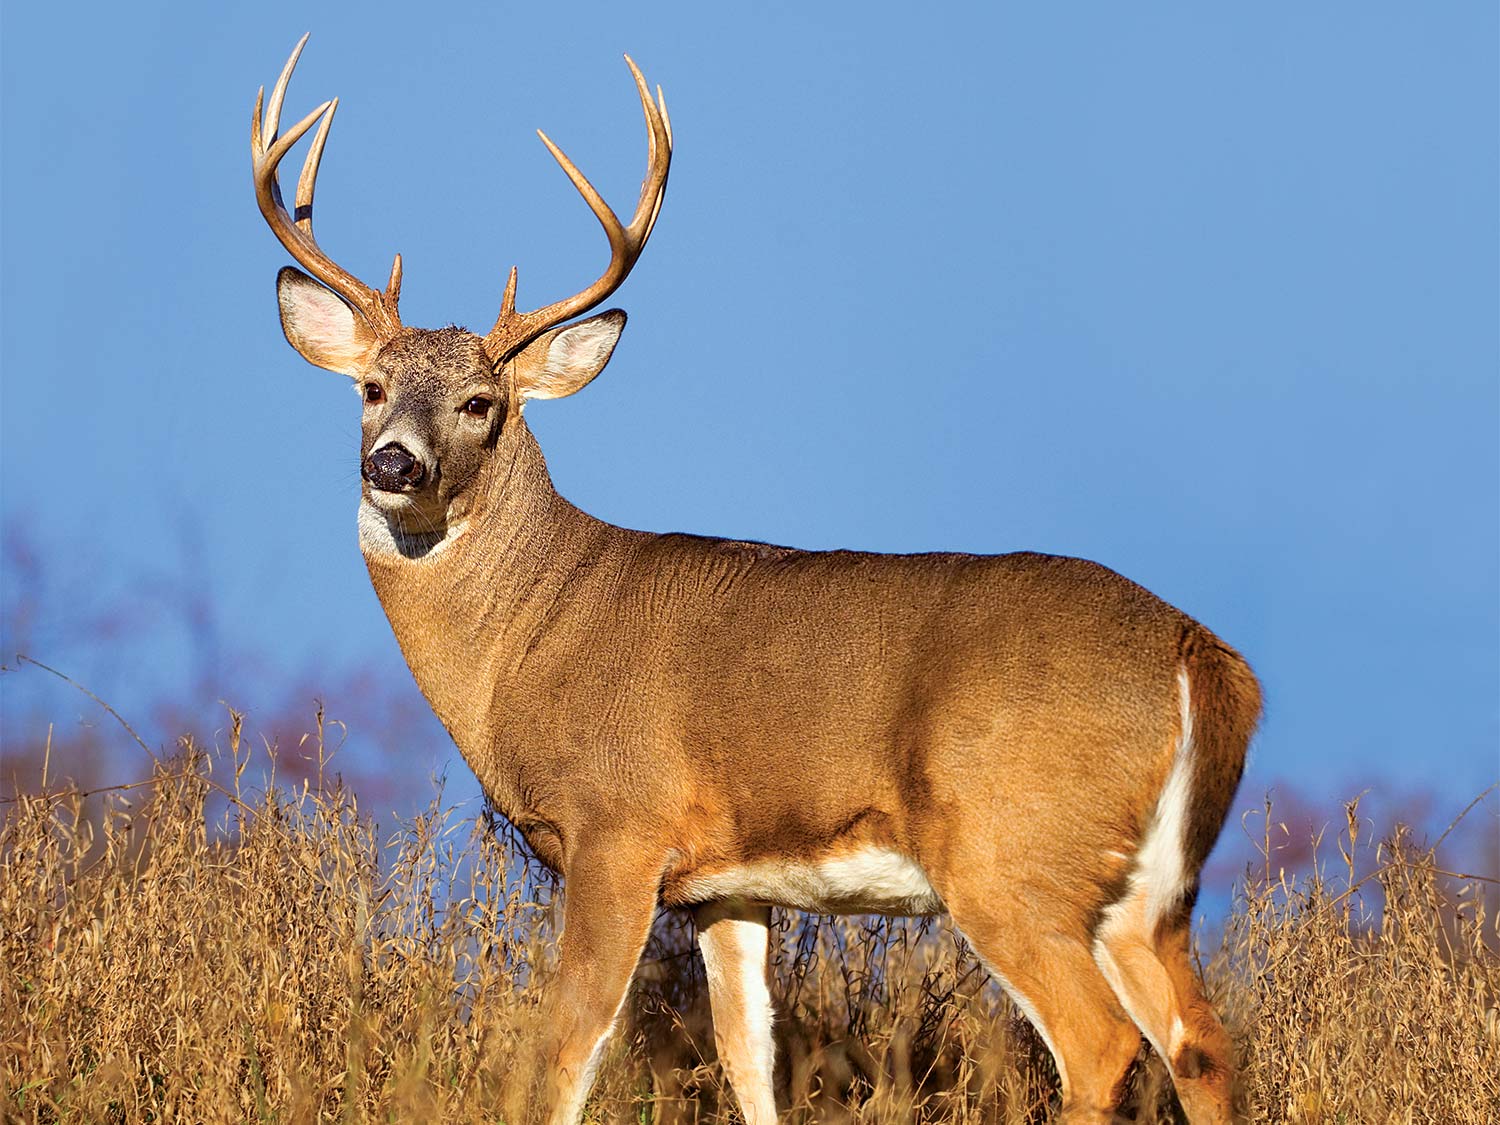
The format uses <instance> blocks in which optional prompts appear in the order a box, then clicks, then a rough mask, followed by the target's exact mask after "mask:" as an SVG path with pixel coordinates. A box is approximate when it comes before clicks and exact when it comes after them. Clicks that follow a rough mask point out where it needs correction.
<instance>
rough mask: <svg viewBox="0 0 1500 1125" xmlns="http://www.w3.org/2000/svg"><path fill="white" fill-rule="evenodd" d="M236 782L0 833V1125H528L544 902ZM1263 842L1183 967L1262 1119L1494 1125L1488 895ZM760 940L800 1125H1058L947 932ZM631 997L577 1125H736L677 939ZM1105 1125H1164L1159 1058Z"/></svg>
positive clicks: (1378, 853) (331, 811) (164, 787)
mask: <svg viewBox="0 0 1500 1125" xmlns="http://www.w3.org/2000/svg"><path fill="white" fill-rule="evenodd" d="M248 765H249V755H248V753H247V752H246V751H245V749H244V748H243V747H242V746H241V741H240V739H239V737H238V728H237V726H236V728H235V730H234V732H233V733H232V734H231V736H230V738H229V745H228V747H227V748H226V749H225V750H224V751H223V752H222V753H220V752H213V753H209V752H205V751H203V750H200V749H198V748H196V747H194V746H193V745H191V744H190V743H188V744H184V745H183V746H182V747H181V748H180V749H179V751H178V752H177V753H176V754H175V755H174V756H172V757H171V758H168V759H163V760H161V761H160V762H158V764H157V766H156V769H155V773H154V776H153V777H151V778H150V779H149V780H145V781H142V782H138V783H135V784H131V785H120V786H116V787H113V788H112V789H110V790H108V791H104V792H95V793H93V794H86V793H84V792H82V791H80V790H79V789H77V788H76V787H75V786H71V785H67V784H64V785H57V784H48V783H45V782H44V783H43V784H42V785H40V786H38V787H37V788H36V791H35V792H31V793H23V794H19V795H17V796H16V797H15V798H13V799H11V800H9V801H8V802H7V804H6V805H5V806H4V825H3V829H0V862H3V869H0V965H3V969H0V1119H3V1120H4V1121H7V1122H10V1121H24V1122H31V1121H36V1122H54V1121H57V1122H62V1121H68V1122H230V1121H234V1122H242V1121H256V1122H259V1121H278V1122H302V1121H337V1122H425V1121H444V1122H469V1121H475V1122H478V1121H485V1122H495V1121H502V1120H503V1121H510V1122H518V1121H521V1120H524V1119H525V1118H526V1114H525V1105H526V1102H527V1093H526V1090H525V1089H524V1076H525V1075H527V1074H528V1073H529V1072H530V1069H531V1064H532V1062H533V1060H532V1058H531V1052H530V1050H529V1044H530V1043H532V1042H533V1041H534V1034H533V1033H534V1029H535V1027H536V1021H537V1020H539V1019H540V1018H542V1017H541V1016H540V1014H539V1012H540V1009H539V997H540V996H541V995H542V994H543V993H544V992H545V989H546V985H547V979H548V976H549V974H550V972H551V967H552V963H553V955H554V952H555V941H554V938H555V922H556V920H557V918H558V917H559V912H558V910H557V909H556V903H557V899H558V896H559V894H560V892H559V891H558V889H557V888H555V887H554V886H553V885H552V884H551V883H550V882H549V881H548V880H547V879H546V878H545V877H543V876H541V875H539V874H538V872H537V871H536V870H535V868H534V867H532V866H529V865H528V864H527V862H526V860H525V857H524V854H523V853H522V852H521V851H520V849H519V848H518V847H517V846H516V845H515V844H514V843H513V841H511V840H510V838H509V837H508V836H507V834H506V833H505V831H504V829H503V825H498V824H496V823H493V822H492V821H490V820H489V819H488V818H486V817H483V816H481V817H479V818H470V819H466V820H465V819H458V818H457V817H456V815H455V814H454V813H453V812H451V811H448V810H444V809H443V807H442V806H441V804H440V803H435V804H434V805H433V807H432V808H431V809H430V810H429V811H428V812H427V813H425V814H423V815H420V816H417V817H415V818H414V819H412V820H410V821H408V822H402V823H399V824H398V825H396V826H395V831H394V832H383V833H380V834H377V830H376V828H375V826H374V824H373V822H372V821H371V819H370V818H369V817H368V816H366V815H365V814H364V813H363V812H362V811H361V809H360V806H359V804H358V802H357V800H356V797H355V794H354V793H352V792H350V791H348V790H347V789H345V788H343V787H342V786H341V785H340V784H339V783H338V782H336V781H332V780H330V781H329V782H328V784H326V785H321V786H320V785H319V784H318V782H317V780H316V774H317V771H315V780H314V781H313V782H312V783H306V782H303V783H299V784H297V785H295V786H286V785H281V784H277V783H275V782H274V781H272V782H271V783H270V784H267V785H264V786H261V785H259V784H257V786H256V787H255V788H254V789H253V790H252V788H251V787H250V785H249V779H250V778H251V777H257V778H258V777H261V776H262V772H261V771H262V766H261V765H259V764H257V766H256V770H255V772H254V773H249V772H248V770H247V767H248ZM1274 819H1275V818H1274V814H1273V813H1272V811H1271V810H1269V809H1267V810H1266V818H1265V821H1264V823H1265V825H1267V826H1268V830H1267V848H1266V853H1267V854H1266V858H1265V862H1264V863H1262V864H1261V865H1260V869H1259V870H1254V869H1252V870H1251V871H1250V872H1248V873H1247V876H1246V878H1245V880H1244V881H1243V882H1242V884H1241V885H1240V886H1239V888H1238V891H1237V894H1236V899H1235V905H1234V908H1233V910H1232V912H1231V914H1230V916H1229V917H1228V919H1227V921H1226V923H1225V925H1224V928H1223V932H1222V936H1215V937H1212V938H1211V939H1210V938H1205V939H1204V942H1205V944H1204V948H1203V951H1202V958H1203V961H1202V967H1203V971H1204V975H1205V977H1206V979H1207V981H1208V986H1209V990H1210V994H1211V996H1212V997H1213V999H1214V1000H1215V1002H1216V1004H1217V1005H1218V1007H1219V1009H1220V1011H1221V1012H1222V1013H1223V1015H1224V1016H1225V1019H1226V1022H1227V1024H1228V1026H1229V1027H1230V1030H1231V1032H1232V1034H1233V1036H1234V1038H1235V1041H1236V1044H1237V1046H1238V1050H1239V1055H1240V1065H1241V1070H1242V1085H1243V1090H1242V1095H1243V1099H1244V1107H1245V1110H1246V1112H1247V1114H1248V1116H1249V1117H1250V1119H1252V1120H1255V1121H1269V1122H1307V1123H1315V1122H1351V1123H1352V1122H1434V1123H1437V1122H1441V1123H1450V1122H1451V1123H1469V1122H1473V1123H1484V1125H1495V1123H1497V1122H1500V953H1497V950H1500V940H1497V929H1496V921H1495V916H1494V915H1493V914H1492V913H1490V906H1487V905H1486V900H1485V892H1486V891H1487V890H1488V891H1489V893H1490V901H1491V903H1493V898H1494V893H1493V892H1494V888H1493V886H1492V885H1490V884H1489V882H1488V881H1487V880H1480V879H1477V878H1468V879H1464V878H1457V877H1454V876H1453V875H1452V874H1451V873H1447V872H1444V871H1442V870H1441V868H1440V866H1439V863H1438V860H1437V856H1438V855H1439V854H1441V853H1440V852H1439V851H1438V850H1437V849H1429V848H1423V847H1418V846H1416V845H1415V844H1414V843H1413V842H1412V841H1411V840H1410V839H1409V838H1408V836H1407V834H1406V833H1405V832H1404V830H1402V829H1400V828H1399V827H1392V828H1390V830H1389V831H1383V832H1382V834H1372V832H1371V829H1370V828H1369V826H1368V825H1367V824H1366V823H1365V822H1364V821H1363V819H1362V818H1361V817H1360V815H1359V813H1358V810H1357V802H1356V803H1353V804H1351V806H1350V807H1349V809H1348V823H1347V826H1346V827H1345V829H1344V831H1343V832H1342V834H1341V835H1340V836H1339V838H1338V839H1337V840H1328V841H1325V842H1324V845H1325V847H1324V850H1325V851H1326V853H1327V855H1326V857H1325V858H1328V859H1330V860H1331V861H1332V862H1331V864H1329V865H1328V867H1326V868H1324V869H1323V870H1322V871H1321V872H1320V873H1315V874H1313V875H1310V876H1304V877H1301V878H1299V879H1296V880H1293V879H1292V878H1291V877H1289V876H1285V875H1282V874H1281V873H1279V872H1278V871H1277V870H1276V868H1275V860H1274V853H1272V851H1271V849H1270V846H1269V845H1270V833H1269V826H1270V825H1272V824H1273V823H1274ZM779 925H780V927H781V928H780V932H779V938H780V941H779V955H778V956H777V958H776V963H775V977H776V979H775V984H774V988H773V991H774V994H775V996H776V1000H777V1009H778V1014H779V1018H778V1023H777V1034H778V1066H779V1068H780V1074H779V1078H780V1080H781V1085H782V1090H781V1096H782V1098H783V1099H784V1101H783V1104H784V1105H785V1106H787V1107H788V1108H789V1113H788V1115H787V1116H788V1119H789V1120H793V1121H829V1122H834V1121H857V1122H895V1121H901V1122H916V1121H921V1122H927V1121H934V1122H936V1121H941V1122H1042V1121H1045V1120H1047V1118H1048V1113H1049V1110H1050V1109H1051V1108H1052V1107H1053V1104H1054V1103H1055V1101H1056V1076H1055V1073H1054V1071H1053V1068H1052V1064H1051V1061H1050V1059H1049V1057H1048V1055H1047V1053H1046V1051H1045V1049H1044V1048H1043V1047H1042V1046H1041V1044H1040V1042H1039V1041H1038V1039H1037V1037H1036V1036H1035V1035H1034V1034H1033V1033H1032V1031H1031V1030H1030V1028H1029V1026H1028V1025H1027V1024H1026V1023H1025V1021H1024V1020H1023V1019H1022V1018H1021V1017H1020V1016H1019V1015H1018V1013H1016V1012H1015V1011H1014V1010H1013V1009H1012V1008H1011V1007H1010V1006H1009V1004H1008V1002H1007V1001H1006V1000H1005V999H1004V998H1003V997H1001V996H1000V995H999V994H998V993H997V991H996V990H995V988H994V987H993V986H992V985H991V984H990V983H989V982H988V981H987V979H986V977H985V975H984V973H983V971H982V970H981V969H980V968H979V967H978V965H977V964H976V963H975V961H974V959H973V958H972V957H971V956H969V955H968V953H967V952H966V951H965V950H964V949H963V948H962V946H961V944H959V943H958V942H956V941H955V939H954V938H953V936H952V934H951V933H950V932H949V931H948V930H947V929H946V928H945V927H944V925H943V924H942V922H941V921H936V920H929V921H888V920H871V919H826V918H807V917H802V916H798V915H790V916H783V917H781V918H780V922H779ZM635 991H636V995H635V997H634V998H633V1000H632V1003H631V1004H630V1005H629V1011H630V1012H631V1013H632V1015H631V1017H630V1019H629V1022H628V1024H627V1026H626V1027H625V1028H624V1030H623V1033H622V1034H621V1035H620V1036H618V1037H617V1039H616V1043H615V1046H614V1048H613V1050H612V1051H611V1054H610V1057H609V1060H608V1062H607V1064H606V1067H605V1069H604V1071H603V1072H602V1074H601V1079H600V1082H599V1085H598V1087H597V1088H596V1091H595V1096H594V1098H593V1100H592V1102H591V1108H590V1111H589V1113H590V1120H598V1121H630V1122H639V1121H662V1122H692V1121H703V1122H718V1121H726V1122H727V1121H730V1120H738V1116H737V1114H736V1113H734V1112H733V1111H732V1110H731V1109H730V1108H729V1105H730V1101H729V1098H728V1095H727V1091H726V1089H725V1087H724V1086H723V1084H722V1081H721V1078H720V1075H719V1073H718V1070H717V1068H716V1067H715V1065H714V1063H713V1036H712V1032H711V1029H710V1026H709V1023H708V1018H707V1002H706V998H705V995H704V989H703V981H702V969H701V964H700V963H699V962H698V960H697V956H696V954H695V953H694V952H693V945H692V934H691V923H690V922H689V921H687V920H686V919H684V918H682V917H678V916H674V915H663V917H662V918H661V919H660V921H659V925H658V927H657V932H656V934H655V936H654V937H653V940H652V943H651V947H650V948H649V949H648V951H647V956H646V959H645V961H644V963H643V966H642V968H641V970H640V971H639V973H638V974H637V980H636V985H635ZM1123 1112H1124V1114H1125V1116H1126V1117H1127V1118H1128V1117H1129V1116H1131V1115H1134V1118H1135V1120H1137V1121H1139V1122H1143V1123H1148V1122H1168V1121H1174V1120H1177V1119H1178V1118H1177V1116H1176V1109H1175V1105H1174V1102H1173V1099H1172V1095H1171V1092H1170V1086H1169V1084H1168V1083H1167V1082H1166V1080H1165V1074H1164V1071H1163V1069H1162V1067H1161V1065H1160V1064H1159V1063H1158V1062H1157V1061H1156V1060H1155V1058H1154V1057H1152V1056H1151V1055H1150V1053H1149V1051H1147V1050H1145V1049H1143V1051H1142V1054H1141V1058H1140V1061H1139V1064H1138V1065H1137V1067H1136V1068H1135V1071H1134V1072H1133V1077H1132V1080H1131V1092H1130V1094H1129V1097H1128V1100H1127V1103H1126V1105H1125V1106H1124V1107H1123Z"/></svg>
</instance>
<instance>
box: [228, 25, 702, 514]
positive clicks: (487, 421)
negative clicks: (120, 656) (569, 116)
mask: <svg viewBox="0 0 1500 1125" xmlns="http://www.w3.org/2000/svg"><path fill="white" fill-rule="evenodd" d="M306 42H307V36H305V35H304V36H303V37H302V40H301V41H300V42H299V43H298V44H297V46H296V48H295V49H294V50H293V51H292V55H291V57H290V58H289V59H288V60H287V63H286V66H285V67H284V68H283V69H282V71H281V76H280V78H278V79H277V82H276V85H275V87H274V88H273V89H272V91H271V97H270V100H269V102H266V100H265V91H264V89H262V90H261V93H260V94H259V95H258V96H257V97H256V101H255V116H254V120H253V122H252V125H251V138H250V147H251V156H252V161H253V164H254V171H255V195H256V199H257V201H258V203H259V204H260V211H261V214H262V215H263V216H264V217H265V220H266V222H267V223H268V224H270V227H271V230H272V231H273V232H274V233H275V235H276V237H277V238H279V239H280V240H281V243H282V245H283V246H285V247H286V248H287V250H288V251H289V252H290V253H291V255H292V257H293V258H295V259H296V260H297V261H298V262H299V263H300V264H301V265H302V266H303V267H305V269H306V271H307V272H306V273H304V272H303V271H302V270H298V269H294V268H292V267H290V266H288V267H286V268H285V269H283V270H282V271H281V273H280V275H279V276H278V277H277V282H276V295H277V300H278V302H279V304H280V306H281V327H282V330H283V331H284V332H285V333H286V338H287V340H288V342H290V343H291V345H292V346H293V347H294V348H296V349H297V351H298V352H300V353H301V354H302V356H303V358H305V359H306V360H307V361H308V362H309V363H313V364H316V365H317V366H319V367H323V368H327V369H328V370H330V371H336V372H339V373H341V374H344V375H347V376H349V377H350V378H351V379H353V380H354V383H355V386H356V388H357V389H358V391H359V395H360V399H361V401H362V404H363V425H362V439H361V444H360V473H361V476H362V478H363V482H364V484H363V494H364V500H365V502H366V505H367V506H368V507H371V508H374V509H375V510H376V511H378V512H379V513H381V514H383V515H384V516H385V518H386V519H387V520H388V521H389V523H390V525H391V528H392V530H394V531H397V532H400V533H403V534H406V535H428V534H431V533H434V532H438V533H440V532H441V531H443V529H445V528H447V527H449V526H451V525H453V524H454V523H455V522H457V521H458V520H460V519H462V518H463V516H464V515H465V514H466V512H467V510H468V507H469V505H470V503H471V502H472V498H473V495H474V491H475V487H476V484H477V482H478V481H479V479H480V476H481V473H482V471H483V469H484V468H485V466H486V464H487V463H488V462H489V461H490V459H491V456H492V454H493V452H494V450H495V449H496V448H497V445H498V443H499V439H500V437H501V435H502V433H503V432H504V431H505V428H506V427H507V426H508V425H518V424H520V416H521V408H522V406H523V405H524V404H525V402H526V401H527V400H528V399H533V398H560V397H562V396H564V395H570V394H573V393H574V392H575V391H577V390H579V389H581V388H582V387H584V386H585V385H587V384H588V382H589V381H590V380H591V379H593V378H594V376H595V375H597V374H599V372H600V371H601V370H603V368H604V365H605V364H606V363H607V362H609V357H610V354H611V353H612V352H613V351H614V346H615V343H616V342H617V341H618V340H619V338H620V332H621V331H622V330H623V329H624V327H625V314H624V313H623V312H621V311H620V310H618V309H613V310H610V311H609V312H605V313H600V314H598V315H596V316H592V317H589V318H588V319H585V320H581V321H574V318H575V317H578V316H580V315H582V314H584V313H586V312H588V311H589V310H591V309H593V308H594V307H595V306H597V305H598V304H600V303H601V302H602V301H604V300H605V299H606V298H607V297H608V296H609V295H610V294H611V293H613V292H614V291H615V290H616V289H617V288H619V286H620V283H621V282H623V281H624V280H625V278H626V276H627V275H628V274H629V273H630V270H631V268H632V267H633V266H634V265H635V262H636V259H637V258H638V257H639V256H640V253H641V250H642V249H643V248H644V247H645V245H646V240H647V239H648V238H649V237H650V235H651V228H652V226H653V225H654V224H655V222H656V216H657V214H658V213H659V212H660V210H661V203H662V197H663V195H664V193H665V191H666V186H667V172H668V169H669V166H670V164H671V159H672V132H671V124H670V122H669V120H668V118H667V111H666V103H665V100H664V99H663V98H662V94H661V89H660V87H658V88H657V91H656V97H655V98H654V99H653V98H652V97H651V94H650V92H649V91H648V90H647V87H646V81H645V79H644V78H643V77H642V76H641V72H640V70H639V69H638V68H637V67H636V65H635V63H634V62H631V60H630V59H629V57H628V56H627V58H626V60H625V61H626V62H627V63H628V64H629V66H630V72H631V75H632V76H633V77H634V79H635V84H636V89H637V92H638V93H639V94H640V99H641V107H642V109H643V110H644V112H645V115H646V129H647V136H648V142H649V155H648V161H647V171H646V178H645V181H644V182H643V183H642V185H641V195H640V200H639V202H638V203H637V205H636V210H635V214H634V216H633V217H632V219H631V221H630V223H629V224H628V225H626V224H622V223H621V222H620V220H619V218H618V216H616V215H615V213H614V211H613V210H611V209H610V207H609V205H608V204H607V203H605V202H604V200H603V198H602V197H601V196H600V195H599V193H598V192H597V191H596V190H595V189H594V186H593V185H592V184H590V183H589V181H588V180H587V179H586V178H585V177H584V175H583V173H582V172H580V171H579V170H578V168H577V167H576V166H575V165H574V164H573V162H572V161H571V160H569V159H568V158H567V156H565V155H564V154H563V152H562V150H560V149H559V148H558V147H557V146H556V145H555V144H553V143H552V141H551V140H550V139H549V138H548V137H547V135H546V134H545V133H540V132H539V135H540V136H541V138H542V141H543V142H544V143H545V144H546V145H547V148H548V149H549V150H551V152H552V155H553V156H554V157H556V158H557V161H558V163H559V164H560V165H562V169H563V171H564V172H566V173H567V174H568V178H569V179H570V180H572V181H573V185H574V186H575V187H576V188H577V189H578V191H579V193H580V194H581V195H582V196H583V198H584V200H585V201H586V202H587V203H588V205H589V207H590V209H592V210H593V212H594V215H595V216H596V217H597V218H598V220H599V222H600V224H601V225H602V226H603V227H604V233H605V235H606V237H607V238H608V239H609V246H610V263H609V266H608V268H607V269H606V270H605V271H604V273H603V274H601V275H600V277H599V278H598V280H596V281H595V282H594V283H593V284H592V285H590V286H589V287H588V288H586V289H584V290H583V291H581V292H579V293H577V294H574V295H573V296H571V297H568V298H566V299H564V300H561V301H557V302H555V303H553V304H550V305H547V306H546V307H544V308H540V309H536V310H534V311H532V312H518V311H517V310H516V270H515V269H514V268H512V269H511V271H510V278H509V280H508V281H507V283H506V286H505V293H504V296H503V297H502V298H501V301H500V315H499V317H498V318H497V319H496V321H495V326H494V327H493V328H491V329H490V331H489V332H488V333H486V334H485V335H483V336H479V335H476V334H475V333H472V332H469V331H467V330H466V329H463V328H454V327H450V328H439V329H435V330H433V329H423V328H408V327H405V326H404V325H402V323H401V317H400V315H399V312H398V310H397V305H398V302H399V300H400V296H401V255H399V254H397V255H396V258H395V261H394V262H393V263H392V266H391V275H390V280H389V281H388V282H387V283H386V286H385V289H384V290H376V289H371V288H369V287H368V286H366V285H364V284H363V283H362V282H361V281H359V279H358V278H356V277H354V276H353V275H351V274H349V273H347V272H345V271H344V270H343V269H342V268H340V267H339V266H338V265H337V264H336V263H334V262H333V261H332V260H331V259H330V258H328V257H327V256H326V255H325V254H324V253H323V252H322V250H320V249H319V247H318V244H317V242H316V241H315V240H314V239H313V233H312V205H313V190H314V187H315V184H316V180H317V175H318V165H319V162H320V161H321V159H322V155H323V147H324V145H325V144H326V142H327V139H328V131H329V128H330V126H331V125H332V124H333V115H334V112H335V110H337V108H338V99H336V98H335V99H333V100H332V101H328V102H324V103H323V104H322V105H321V106H319V107H318V108H317V109H315V110H313V111H312V112H311V113H310V114H308V115H307V116H306V117H304V118H303V119H302V120H301V121H299V122H297V124H296V125H294V126H292V128H291V129H289V130H288V131H287V132H286V134H285V135H283V136H278V135H277V127H278V125H279V122H280V117H281V106H282V100H283V98H284V97H285V95H286V87H287V83H288V82H289V81H290V79H291V76H292V70H293V69H294V68H295V66H296V65H297V58H298V56H299V55H300V54H301V53H302V47H303V45H304V44H306ZM314 125H318V131H317V133H316V134H315V135H314V137H313V140H312V145H311V148H310V149H309V151H308V154H307V159H306V162H305V163H304V165H303V168H302V174H301V176H300V177H299V178H298V182H297V196H296V203H295V207H294V209H293V211H292V212H290V213H289V212H288V211H287V208H286V205H285V204H284V203H283V202H282V197H281V187H280V184H279V182H278V179H277V173H276V169H277V165H278V164H279V163H280V161H281V159H282V157H284V156H285V155H286V154H287V152H288V151H289V150H290V149H291V148H292V146H293V145H295V144H296V143H297V142H298V141H299V140H300V139H301V138H302V137H303V136H304V135H305V134H306V133H307V132H308V131H309V130H310V129H311V128H312V127H313V126H314ZM309 275H310V276H309ZM569 321H573V322H572V323H567V322H569Z"/></svg>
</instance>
